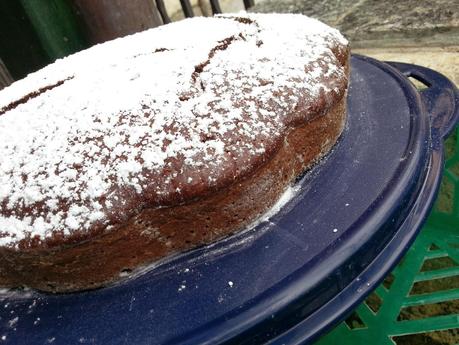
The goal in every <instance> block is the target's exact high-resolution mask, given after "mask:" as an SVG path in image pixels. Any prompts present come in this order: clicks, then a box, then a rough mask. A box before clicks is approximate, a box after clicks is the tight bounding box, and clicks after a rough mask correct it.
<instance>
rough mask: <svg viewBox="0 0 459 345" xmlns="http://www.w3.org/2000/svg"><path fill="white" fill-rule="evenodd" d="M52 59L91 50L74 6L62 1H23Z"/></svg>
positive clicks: (21, 0) (42, 43) (28, 15)
mask: <svg viewBox="0 0 459 345" xmlns="http://www.w3.org/2000/svg"><path fill="white" fill-rule="evenodd" d="M20 2H21V4H22V6H23V8H24V10H25V12H26V13H27V17H28V18H29V19H30V22H31V23H32V25H33V27H34V29H35V32H36V34H37V36H38V38H39V39H40V42H41V45H42V46H43V48H44V49H45V51H46V53H47V54H48V56H49V57H50V59H51V60H56V59H57V58H61V57H64V56H67V55H69V54H72V53H75V52H77V51H79V50H81V49H84V48H87V47H88V44H87V42H86V40H85V39H84V37H83V32H82V30H81V29H80V27H79V26H78V23H77V18H76V16H75V14H74V13H73V11H72V8H71V6H69V4H68V3H67V2H66V1H62V0H46V1H42V0H20Z"/></svg>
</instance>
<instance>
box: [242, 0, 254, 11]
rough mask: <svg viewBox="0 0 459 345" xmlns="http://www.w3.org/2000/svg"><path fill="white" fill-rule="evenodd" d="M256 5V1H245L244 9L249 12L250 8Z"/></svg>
mask: <svg viewBox="0 0 459 345" xmlns="http://www.w3.org/2000/svg"><path fill="white" fill-rule="evenodd" d="M254 5H255V1H253V0H244V7H245V9H246V10H248V9H249V8H250V7H252V6H254Z"/></svg>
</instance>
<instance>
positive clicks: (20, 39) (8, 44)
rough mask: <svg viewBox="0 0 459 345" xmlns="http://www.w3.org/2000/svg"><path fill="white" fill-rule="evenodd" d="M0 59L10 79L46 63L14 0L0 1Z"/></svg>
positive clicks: (34, 34) (25, 18) (33, 34)
mask: <svg viewBox="0 0 459 345" xmlns="http://www.w3.org/2000/svg"><path fill="white" fill-rule="evenodd" d="M0 58H1V59H2V60H3V63H4V64H5V65H6V68H7V69H8V71H9V73H10V74H11V76H12V77H13V78H14V79H21V78H23V77H25V76H26V75H27V74H29V73H30V72H33V71H36V70H37V69H39V68H41V67H43V66H45V65H46V64H48V63H49V62H50V59H49V58H48V56H47V54H46V52H45V51H44V49H43V47H42V46H41V44H40V40H39V39H38V36H37V35H36V33H35V31H34V29H33V27H32V24H31V23H30V20H29V19H28V17H27V15H26V13H25V11H24V8H23V7H22V6H21V3H20V2H19V1H18V0H0Z"/></svg>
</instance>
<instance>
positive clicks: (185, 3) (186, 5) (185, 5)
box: [180, 0, 194, 18]
mask: <svg viewBox="0 0 459 345" xmlns="http://www.w3.org/2000/svg"><path fill="white" fill-rule="evenodd" d="M180 4H181V5H182V9H183V13H184V14H185V17H187V18H190V17H194V12H193V7H192V6H191V4H190V1H189V0H180Z"/></svg>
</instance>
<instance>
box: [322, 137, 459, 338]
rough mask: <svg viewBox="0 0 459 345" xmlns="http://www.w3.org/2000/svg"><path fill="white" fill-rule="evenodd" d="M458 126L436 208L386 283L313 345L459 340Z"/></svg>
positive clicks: (449, 145) (448, 147)
mask: <svg viewBox="0 0 459 345" xmlns="http://www.w3.org/2000/svg"><path fill="white" fill-rule="evenodd" d="M458 137H459V128H456V130H455V132H453V134H452V135H451V136H450V138H448V140H447V141H446V157H447V160H446V169H445V173H444V176H443V180H442V185H441V188H440V194H439V198H438V199H437V201H436V204H435V207H434V210H433V211H432V213H431V215H430V216H429V218H428V220H427V222H426V225H425V226H424V227H423V229H422V230H421V232H420V234H419V236H418V238H417V239H416V241H415V242H414V244H413V246H412V247H411V248H410V249H409V251H408V252H407V254H406V255H405V256H404V258H403V259H402V260H401V262H400V263H399V264H398V266H397V267H396V268H395V269H394V270H393V272H392V273H391V274H389V275H388V276H387V277H386V279H385V280H384V282H383V283H382V284H381V285H380V286H379V287H378V288H377V289H376V290H375V291H374V292H373V294H371V295H370V296H369V297H368V298H367V299H366V300H365V302H364V303H362V304H361V305H360V306H359V307H358V308H357V309H356V310H355V311H354V312H353V313H352V314H351V315H350V316H349V317H348V318H347V319H346V321H345V322H342V323H341V324H340V325H338V326H337V327H335V328H334V329H333V330H332V331H331V332H330V333H328V334H327V335H325V336H323V337H322V338H321V339H320V340H319V341H318V342H317V344H316V345H346V344H352V345H364V344H365V345H367V344H371V345H393V344H398V345H421V344H423V345H446V344H448V345H449V344H459V140H457V138H458Z"/></svg>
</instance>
